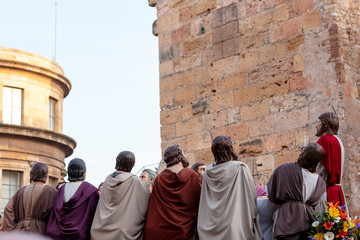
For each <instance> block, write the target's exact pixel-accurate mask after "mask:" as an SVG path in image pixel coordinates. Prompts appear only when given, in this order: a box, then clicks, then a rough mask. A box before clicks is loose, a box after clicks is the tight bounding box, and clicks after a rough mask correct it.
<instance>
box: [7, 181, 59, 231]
mask: <svg viewBox="0 0 360 240" xmlns="http://www.w3.org/2000/svg"><path fill="white" fill-rule="evenodd" d="M55 195H56V190H55V188H53V187H51V186H47V185H42V184H34V183H31V184H30V185H27V186H25V187H22V188H21V189H20V190H19V191H17V192H16V193H15V194H14V196H13V197H12V198H11V199H10V201H9V202H8V204H7V205H6V207H5V209H4V219H3V226H2V231H12V230H19V231H20V230H21V231H30V232H33V233H39V234H43V235H45V234H46V227H47V223H48V221H49V217H50V213H51V209H52V207H53V205H54V200H55Z"/></svg>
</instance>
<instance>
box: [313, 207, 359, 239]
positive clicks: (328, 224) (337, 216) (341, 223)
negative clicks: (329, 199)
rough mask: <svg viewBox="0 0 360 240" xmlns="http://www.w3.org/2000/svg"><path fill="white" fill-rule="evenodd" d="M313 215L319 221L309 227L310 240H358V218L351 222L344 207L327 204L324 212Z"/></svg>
mask: <svg viewBox="0 0 360 240" xmlns="http://www.w3.org/2000/svg"><path fill="white" fill-rule="evenodd" d="M314 215H315V216H317V217H318V219H319V220H318V221H315V222H313V224H312V225H311V228H310V231H309V238H310V239H311V240H332V239H336V240H338V239H348V240H360V223H359V222H360V218H359V217H355V219H354V220H351V218H350V217H349V216H348V213H347V212H346V207H345V206H342V207H340V206H338V203H336V204H332V203H327V207H326V210H325V211H323V212H321V213H314Z"/></svg>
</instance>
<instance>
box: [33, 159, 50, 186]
mask: <svg viewBox="0 0 360 240" xmlns="http://www.w3.org/2000/svg"><path fill="white" fill-rule="evenodd" d="M47 176H48V167H47V165H46V164H45V163H42V162H37V163H35V164H34V165H33V166H32V168H31V170H30V181H32V182H43V183H45V182H46V179H47Z"/></svg>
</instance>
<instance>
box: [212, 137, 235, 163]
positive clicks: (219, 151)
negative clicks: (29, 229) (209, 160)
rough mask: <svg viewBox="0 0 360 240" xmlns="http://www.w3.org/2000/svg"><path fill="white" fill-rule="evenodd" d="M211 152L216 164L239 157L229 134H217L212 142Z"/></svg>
mask: <svg viewBox="0 0 360 240" xmlns="http://www.w3.org/2000/svg"><path fill="white" fill-rule="evenodd" d="M211 152H212V153H213V155H214V158H215V163H216V164H220V163H224V162H228V161H231V160H237V159H238V157H237V155H236V153H235V151H234V148H233V145H232V141H231V138H230V137H228V136H217V137H216V138H214V140H213V141H212V144H211Z"/></svg>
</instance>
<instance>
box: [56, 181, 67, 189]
mask: <svg viewBox="0 0 360 240" xmlns="http://www.w3.org/2000/svg"><path fill="white" fill-rule="evenodd" d="M64 184H66V182H58V184H56V187H55V189H56V190H59V189H60V188H61V187H62V186H63V185H64Z"/></svg>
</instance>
